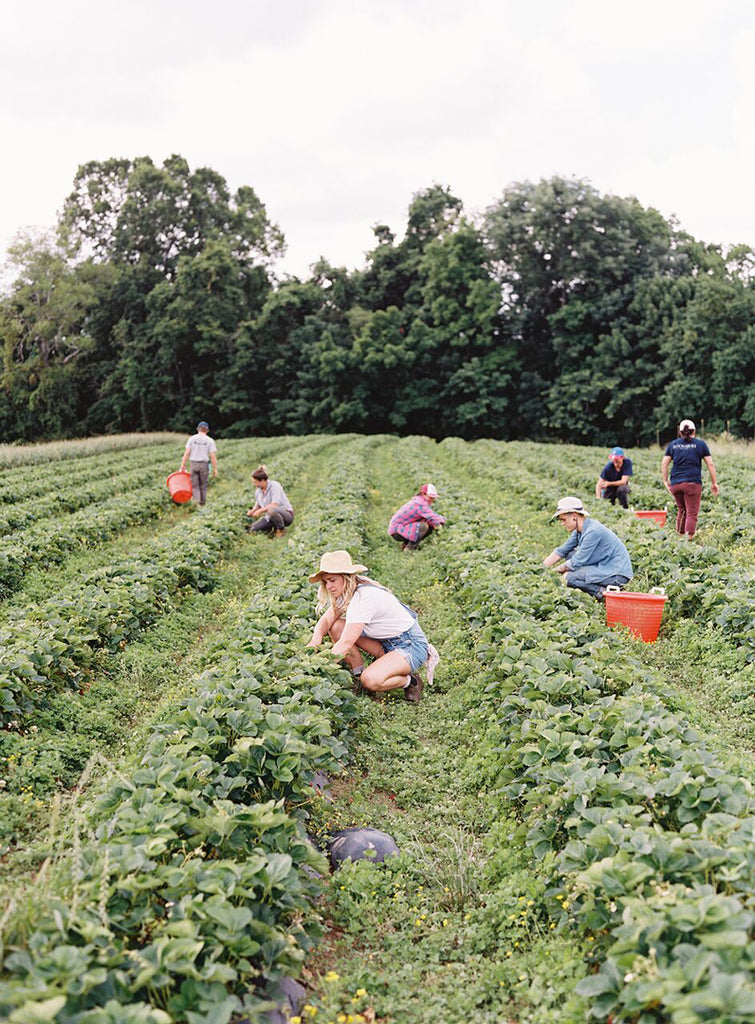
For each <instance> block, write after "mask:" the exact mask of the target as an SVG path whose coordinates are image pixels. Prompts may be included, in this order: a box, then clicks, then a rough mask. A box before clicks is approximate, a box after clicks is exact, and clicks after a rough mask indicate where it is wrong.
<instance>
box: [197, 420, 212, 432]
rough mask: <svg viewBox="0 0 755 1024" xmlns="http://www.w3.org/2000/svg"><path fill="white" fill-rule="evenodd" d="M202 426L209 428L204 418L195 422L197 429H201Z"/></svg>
mask: <svg viewBox="0 0 755 1024" xmlns="http://www.w3.org/2000/svg"><path fill="white" fill-rule="evenodd" d="M202 427H204V428H205V430H209V429H210V424H209V423H207V422H206V421H205V420H202V421H201V423H197V430H201V429H202Z"/></svg>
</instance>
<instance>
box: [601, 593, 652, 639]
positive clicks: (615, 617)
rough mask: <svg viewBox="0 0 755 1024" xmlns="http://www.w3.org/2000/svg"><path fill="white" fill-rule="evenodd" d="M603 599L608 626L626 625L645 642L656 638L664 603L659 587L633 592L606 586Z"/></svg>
mask: <svg viewBox="0 0 755 1024" xmlns="http://www.w3.org/2000/svg"><path fill="white" fill-rule="evenodd" d="M604 599H605V603H606V622H607V623H608V625H609V626H628V627H629V629H631V631H632V632H633V633H634V635H635V636H638V637H639V638H640V640H644V641H645V643H646V644H652V643H653V641H654V640H657V639H658V630H659V629H660V628H661V618H662V617H663V607H664V605H665V604H666V594H665V593H664V592H663V590H662V589H661V588H660V587H653V589H652V590H651V591H650V593H649V594H634V593H632V592H631V591H626V590H619V588H618V587H606V592H605V598H604Z"/></svg>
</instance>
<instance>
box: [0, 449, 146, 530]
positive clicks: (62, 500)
mask: <svg viewBox="0 0 755 1024" xmlns="http://www.w3.org/2000/svg"><path fill="white" fill-rule="evenodd" d="M144 480H145V470H144V468H143V467H137V468H135V469H130V470H129V472H128V473H122V474H118V475H117V476H116V477H115V478H113V477H112V476H103V477H101V478H99V479H97V480H93V481H91V482H89V483H87V484H80V485H77V486H75V487H67V488H64V489H61V490H58V491H56V492H55V493H54V494H51V495H49V496H48V497H46V498H29V499H27V500H26V501H21V502H18V503H17V504H15V505H6V506H3V507H2V508H0V537H2V536H6V535H7V534H11V533H14V534H15V536H14V538H13V539H14V540H15V541H16V542H17V543H22V544H25V546H27V547H28V548H29V549H33V548H34V547H35V546H36V547H39V546H40V539H39V537H40V534H39V532H38V531H35V532H34V533H31V534H29V535H28V536H26V535H23V534H21V533H19V531H22V530H26V529H27V528H28V527H30V526H32V525H34V524H39V523H44V527H43V529H44V530H45V531H49V530H50V527H51V525H52V524H51V523H50V522H49V520H53V519H55V518H56V517H59V516H61V515H62V514H65V513H71V512H76V511H78V510H79V509H82V508H87V509H89V510H90V511H92V510H93V509H94V508H96V507H98V506H101V505H103V504H105V502H107V501H111V502H115V501H116V499H118V500H120V501H121V502H122V501H123V500H124V499H123V496H124V495H128V496H129V500H130V499H131V497H132V496H135V495H137V494H140V493H141V488H143V486H144ZM152 490H153V492H154V493H158V488H157V487H155V486H153V488H152ZM159 493H164V492H163V489H162V488H160V489H159ZM46 521H47V522H46ZM55 525H58V523H57V519H56V523H55Z"/></svg>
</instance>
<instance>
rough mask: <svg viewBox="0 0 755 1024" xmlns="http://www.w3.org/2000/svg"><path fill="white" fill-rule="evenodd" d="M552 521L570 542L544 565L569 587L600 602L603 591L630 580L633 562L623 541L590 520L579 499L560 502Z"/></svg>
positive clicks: (571, 498)
mask: <svg viewBox="0 0 755 1024" xmlns="http://www.w3.org/2000/svg"><path fill="white" fill-rule="evenodd" d="M554 519H558V520H560V522H561V524H562V526H563V527H564V529H565V530H567V531H568V533H569V539H568V540H567V541H566V543H565V544H562V545H561V547H560V548H555V549H554V550H553V551H551V553H550V554H549V555H548V557H547V558H545V559H544V560H543V565H544V566H547V567H548V568H553V569H555V570H556V572H559V573H562V574H563V576H564V578H565V580H566V585H567V586H568V587H576V588H577V589H578V590H584V591H585V593H587V594H591V595H592V596H593V597H595V598H597V600H598V601H601V600H602V599H603V594H604V593H605V589H606V587H608V586H615V587H623V586H625V585H626V584H627V583H628V582H629V581H630V580H631V578H632V576H633V575H634V573H633V572H632V562H631V559H630V558H629V552H628V551H627V549H626V547H625V546H624V543H623V541H621V540H619V538H618V537H617V536H616V534H615V533H614V532H613V531H612V530H609V529H608V527H607V526H603V524H602V523H599V522H597V520H595V519H593V518H592V516H591V515H590V513H589V512H588V511H587V509H586V508H585V506H584V505H583V504H582V499H581V498H577V497H572V496H570V497H566V498H561V499H560V500H559V502H558V505H557V506H556V511H555V512H554V513H553V515H552V516H551V521H553V520H554ZM562 561H563V564H562V565H559V562H562Z"/></svg>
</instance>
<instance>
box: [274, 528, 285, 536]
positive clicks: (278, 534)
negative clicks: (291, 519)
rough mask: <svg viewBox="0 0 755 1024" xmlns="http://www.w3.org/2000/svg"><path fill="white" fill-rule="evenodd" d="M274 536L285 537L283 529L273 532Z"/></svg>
mask: <svg viewBox="0 0 755 1024" xmlns="http://www.w3.org/2000/svg"><path fill="white" fill-rule="evenodd" d="M275 536H276V537H285V536H286V531H285V529H281V530H276V531H275Z"/></svg>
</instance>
